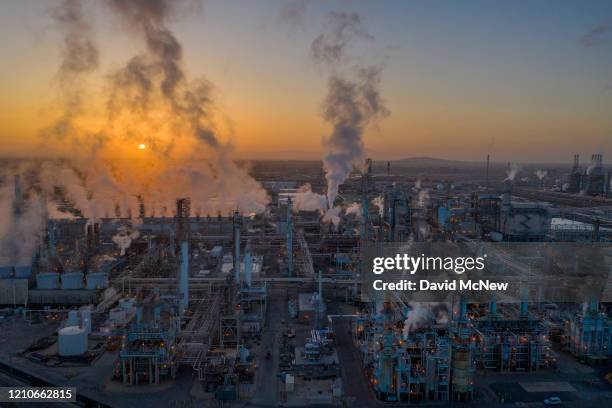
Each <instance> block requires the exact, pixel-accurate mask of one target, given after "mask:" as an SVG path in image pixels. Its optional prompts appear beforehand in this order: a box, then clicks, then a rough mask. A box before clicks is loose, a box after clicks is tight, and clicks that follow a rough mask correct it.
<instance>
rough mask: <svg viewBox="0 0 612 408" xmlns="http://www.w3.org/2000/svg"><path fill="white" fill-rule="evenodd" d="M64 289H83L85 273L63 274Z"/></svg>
mask: <svg viewBox="0 0 612 408" xmlns="http://www.w3.org/2000/svg"><path fill="white" fill-rule="evenodd" d="M62 289H83V272H68V273H63V274H62Z"/></svg>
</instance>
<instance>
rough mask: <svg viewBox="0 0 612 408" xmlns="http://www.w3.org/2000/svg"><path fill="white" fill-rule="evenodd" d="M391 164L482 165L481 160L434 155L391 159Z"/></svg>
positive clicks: (420, 165) (430, 165)
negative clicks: (454, 158)
mask: <svg viewBox="0 0 612 408" xmlns="http://www.w3.org/2000/svg"><path fill="white" fill-rule="evenodd" d="M391 164H392V165H398V166H402V167H468V166H469V167H471V166H476V165H478V166H482V164H483V163H482V162H480V163H479V162H470V161H461V160H446V159H438V158H435V157H407V158H404V159H399V160H393V161H392V162H391Z"/></svg>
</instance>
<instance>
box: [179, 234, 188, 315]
mask: <svg viewBox="0 0 612 408" xmlns="http://www.w3.org/2000/svg"><path fill="white" fill-rule="evenodd" d="M179 296H180V307H181V310H180V312H181V315H182V314H183V313H184V312H185V309H186V308H187V306H189V242H188V241H183V242H181V269H180V274H179Z"/></svg>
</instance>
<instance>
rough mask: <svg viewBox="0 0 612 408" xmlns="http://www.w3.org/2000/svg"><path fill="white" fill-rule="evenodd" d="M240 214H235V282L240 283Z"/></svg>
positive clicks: (237, 212)
mask: <svg viewBox="0 0 612 408" xmlns="http://www.w3.org/2000/svg"><path fill="white" fill-rule="evenodd" d="M241 224H242V218H241V217H240V212H239V211H238V210H236V211H235V212H234V282H235V283H240V225H241Z"/></svg>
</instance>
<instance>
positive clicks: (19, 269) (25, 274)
mask: <svg viewBox="0 0 612 408" xmlns="http://www.w3.org/2000/svg"><path fill="white" fill-rule="evenodd" d="M30 276H32V266H31V265H18V266H15V277H16V278H29V277H30Z"/></svg>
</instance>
